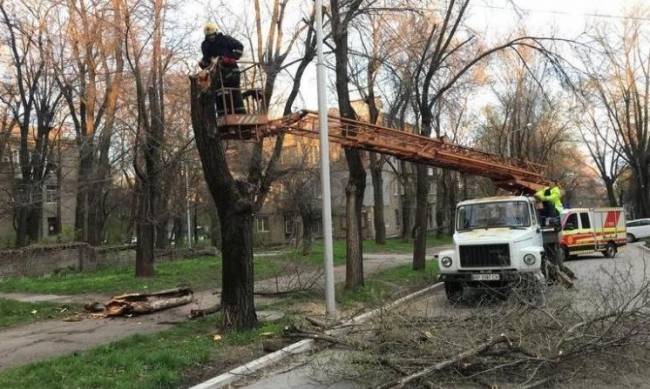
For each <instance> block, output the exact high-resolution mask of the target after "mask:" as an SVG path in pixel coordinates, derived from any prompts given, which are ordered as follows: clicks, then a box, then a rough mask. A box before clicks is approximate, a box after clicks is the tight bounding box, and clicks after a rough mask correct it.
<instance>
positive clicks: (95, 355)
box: [0, 316, 286, 389]
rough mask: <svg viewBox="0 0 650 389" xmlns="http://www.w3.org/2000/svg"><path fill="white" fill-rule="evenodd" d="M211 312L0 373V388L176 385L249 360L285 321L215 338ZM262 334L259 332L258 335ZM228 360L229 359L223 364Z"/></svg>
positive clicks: (213, 319)
mask: <svg viewBox="0 0 650 389" xmlns="http://www.w3.org/2000/svg"><path fill="white" fill-rule="evenodd" d="M218 320H219V318H218V317H216V316H211V317H208V318H204V319H200V320H196V321H191V322H186V323H183V324H180V325H177V326H176V327H174V328H172V329H169V330H166V331H162V332H158V333H156V334H151V335H134V336H130V337H127V338H124V339H122V340H120V341H117V342H113V343H110V344H107V345H104V346H100V347H96V348H94V349H91V350H88V351H83V352H77V353H73V354H71V355H67V356H63V357H58V358H53V359H50V360H46V361H42V362H37V363H34V364H31V365H27V366H23V367H18V368H14V369H9V370H7V371H4V372H0V388H125V389H126V388H134V389H136V388H138V389H139V388H178V387H183V386H187V384H188V383H189V382H187V380H188V376H192V375H193V374H196V373H197V372H200V371H202V370H205V369H214V367H215V366H216V367H222V368H225V367H227V366H225V365H226V364H232V363H235V364H237V363H239V362H240V361H239V360H237V355H236V354H237V353H242V352H243V353H244V354H243V355H241V356H243V358H244V359H249V358H255V356H256V355H257V354H259V353H260V351H258V350H259V347H256V348H254V349H252V350H248V353H246V352H244V351H243V350H242V346H245V345H256V344H257V343H258V342H259V341H260V340H261V339H262V338H263V337H264V336H269V335H270V333H272V334H277V333H279V332H280V331H281V329H282V327H283V326H284V325H285V324H286V322H277V323H262V325H261V326H260V327H259V328H258V329H255V330H253V331H244V332H239V333H226V334H223V335H221V336H222V338H221V339H220V340H218V341H215V340H214V335H215V333H216V330H215V323H216V322H217V321H218ZM262 334H263V335H262ZM228 361H230V362H229V363H228Z"/></svg>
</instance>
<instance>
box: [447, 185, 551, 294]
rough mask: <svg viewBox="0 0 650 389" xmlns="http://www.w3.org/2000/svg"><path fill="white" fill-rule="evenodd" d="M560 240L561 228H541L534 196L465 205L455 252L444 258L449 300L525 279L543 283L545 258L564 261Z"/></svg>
mask: <svg viewBox="0 0 650 389" xmlns="http://www.w3.org/2000/svg"><path fill="white" fill-rule="evenodd" d="M558 240H559V232H558V228H557V226H556V227H555V228H553V227H550V228H548V227H544V228H543V227H542V226H541V225H540V224H539V222H538V217H537V211H536V208H535V199H534V198H533V197H528V196H500V197H488V198H481V199H475V200H467V201H463V202H460V203H459V204H458V206H457V209H456V228H455V233H454V237H453V243H454V249H453V250H445V251H442V252H440V253H439V254H438V263H439V269H440V273H439V279H440V280H441V281H443V282H444V283H445V292H446V293H447V298H448V299H449V301H450V302H452V303H456V302H458V301H460V299H461V296H462V294H463V290H464V288H465V287H477V286H483V287H485V286H488V287H495V288H499V287H508V286H509V285H510V284H512V283H513V282H516V281H521V280H522V279H523V280H527V281H532V282H534V283H541V281H542V280H544V275H543V274H542V266H541V264H542V260H545V259H551V257H552V259H553V260H554V261H560V262H561V261H562V260H563V258H555V257H556V256H557V255H555V253H556V252H558V251H559V250H554V249H553V247H557V243H558ZM560 255H561V254H560Z"/></svg>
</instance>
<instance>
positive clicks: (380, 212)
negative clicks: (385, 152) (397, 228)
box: [370, 153, 386, 244]
mask: <svg viewBox="0 0 650 389" xmlns="http://www.w3.org/2000/svg"><path fill="white" fill-rule="evenodd" d="M380 159H381V157H378V156H377V154H376V153H370V174H371V177H372V192H373V198H374V204H373V214H374V218H373V221H374V226H375V243H377V244H386V223H385V222H384V177H383V175H382V166H381V165H382V164H381V162H380Z"/></svg>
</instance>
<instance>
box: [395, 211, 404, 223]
mask: <svg viewBox="0 0 650 389" xmlns="http://www.w3.org/2000/svg"><path fill="white" fill-rule="evenodd" d="M395 225H396V226H397V227H400V226H401V225H402V218H401V217H400V215H399V209H396V210H395Z"/></svg>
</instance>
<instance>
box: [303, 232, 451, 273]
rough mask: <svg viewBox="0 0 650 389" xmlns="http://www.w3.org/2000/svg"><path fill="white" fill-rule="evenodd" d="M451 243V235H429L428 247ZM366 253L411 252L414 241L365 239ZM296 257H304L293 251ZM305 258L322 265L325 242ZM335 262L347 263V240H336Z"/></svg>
mask: <svg viewBox="0 0 650 389" xmlns="http://www.w3.org/2000/svg"><path fill="white" fill-rule="evenodd" d="M448 244H451V237H450V236H448V235H443V236H441V237H436V236H435V235H429V236H427V247H435V246H444V245H448ZM363 252H364V253H392V254H410V253H412V252H413V242H412V241H409V242H404V241H403V240H402V239H400V238H391V239H386V244H385V245H378V244H377V243H375V241H374V240H364V241H363ZM293 256H294V257H295V258H299V257H302V255H301V252H300V251H297V252H295V253H293ZM302 258H305V259H306V261H307V262H309V263H311V264H314V265H318V266H320V265H321V264H322V263H323V242H322V241H317V242H315V243H314V246H313V247H312V251H311V253H310V255H308V256H306V257H302ZM334 264H335V265H344V264H345V240H335V241H334Z"/></svg>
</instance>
